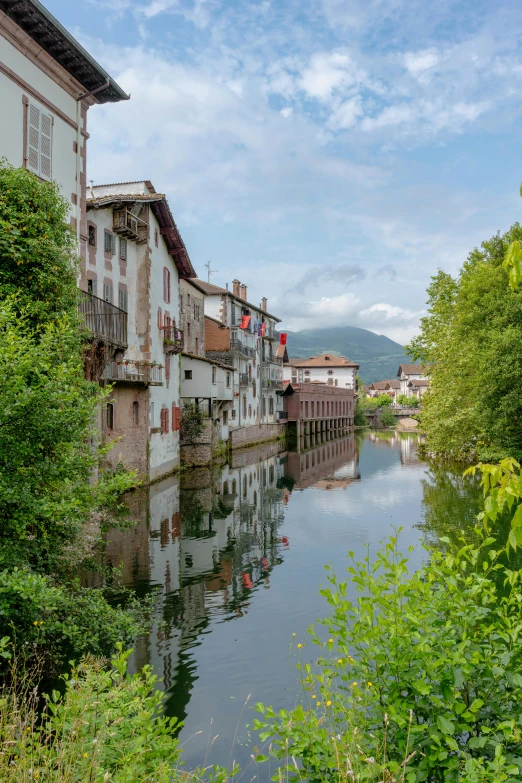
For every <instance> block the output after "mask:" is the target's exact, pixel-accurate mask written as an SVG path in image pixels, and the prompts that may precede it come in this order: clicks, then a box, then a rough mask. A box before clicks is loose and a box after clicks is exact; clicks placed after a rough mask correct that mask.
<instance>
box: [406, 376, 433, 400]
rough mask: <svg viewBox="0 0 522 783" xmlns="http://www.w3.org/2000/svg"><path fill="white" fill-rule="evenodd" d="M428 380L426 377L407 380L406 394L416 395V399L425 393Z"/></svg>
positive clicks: (428, 383)
mask: <svg viewBox="0 0 522 783" xmlns="http://www.w3.org/2000/svg"><path fill="white" fill-rule="evenodd" d="M429 385H430V382H429V380H428V379H427V378H418V379H417V380H412V381H408V387H407V388H408V396H409V397H416V398H417V399H418V400H420V398H421V397H422V396H423V395H424V394H425V393H426V391H427V390H428V387H429Z"/></svg>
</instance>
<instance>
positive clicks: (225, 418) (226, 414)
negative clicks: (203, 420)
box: [222, 411, 228, 424]
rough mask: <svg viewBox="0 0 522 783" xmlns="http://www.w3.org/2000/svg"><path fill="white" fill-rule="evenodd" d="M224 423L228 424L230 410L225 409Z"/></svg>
mask: <svg viewBox="0 0 522 783" xmlns="http://www.w3.org/2000/svg"><path fill="white" fill-rule="evenodd" d="M222 416H223V424H228V411H223V414H222Z"/></svg>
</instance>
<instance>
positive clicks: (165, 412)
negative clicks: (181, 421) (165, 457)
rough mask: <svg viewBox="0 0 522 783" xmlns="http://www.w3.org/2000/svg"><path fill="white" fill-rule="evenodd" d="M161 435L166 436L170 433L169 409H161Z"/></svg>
mask: <svg viewBox="0 0 522 783" xmlns="http://www.w3.org/2000/svg"><path fill="white" fill-rule="evenodd" d="M160 418H161V434H162V435H166V434H167V432H168V431H169V409H168V408H162V409H161V414H160Z"/></svg>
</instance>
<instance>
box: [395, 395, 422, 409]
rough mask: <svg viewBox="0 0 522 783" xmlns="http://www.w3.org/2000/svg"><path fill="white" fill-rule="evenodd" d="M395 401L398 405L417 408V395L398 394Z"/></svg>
mask: <svg viewBox="0 0 522 783" xmlns="http://www.w3.org/2000/svg"><path fill="white" fill-rule="evenodd" d="M397 402H398V403H399V405H404V406H405V407H406V408H417V406H418V404H419V400H418V399H417V397H408V395H407V394H399V396H398V397H397Z"/></svg>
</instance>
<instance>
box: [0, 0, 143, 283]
mask: <svg viewBox="0 0 522 783" xmlns="http://www.w3.org/2000/svg"><path fill="white" fill-rule="evenodd" d="M0 96H1V99H0V158H6V159H7V160H8V162H9V163H11V164H12V165H13V166H15V167H20V166H23V167H25V168H26V169H28V170H29V171H32V172H33V173H34V174H35V175H36V176H37V177H38V178H39V179H41V180H55V181H56V182H57V183H58V185H59V186H60V189H61V191H62V194H63V196H64V197H65V198H66V199H67V200H68V201H69V202H70V205H71V207H70V220H71V223H72V225H73V226H74V229H75V231H76V234H77V238H78V247H79V254H80V256H81V258H82V262H83V264H82V266H83V268H82V280H81V287H82V288H84V287H85V285H84V283H85V259H86V243H87V225H86V221H85V199H86V160H87V156H86V144H87V139H88V138H89V135H88V132H87V111H88V109H89V107H90V106H93V105H94V104H96V103H107V102H116V101H121V100H126V99H127V98H128V97H129V96H128V95H126V94H125V92H123V90H122V89H121V87H119V86H118V85H117V84H116V83H115V82H114V81H113V79H111V77H110V76H109V75H108V74H107V72H106V71H105V70H104V69H103V68H102V67H101V66H100V65H98V63H96V62H95V61H94V60H93V58H92V57H91V56H90V54H89V53H88V52H87V51H86V50H85V49H84V48H83V47H82V46H80V44H79V43H78V42H77V41H76V40H75V39H74V38H73V37H72V35H70V33H69V32H68V31H67V30H66V29H65V28H64V27H63V26H62V25H61V24H60V23H59V22H58V21H57V20H56V19H55V18H54V17H53V16H52V15H51V14H50V13H49V11H48V10H47V9H46V8H44V6H43V5H42V4H41V3H39V2H38V0H17V1H16V2H13V0H0Z"/></svg>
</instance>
